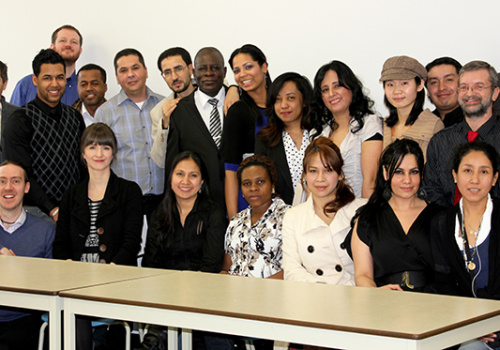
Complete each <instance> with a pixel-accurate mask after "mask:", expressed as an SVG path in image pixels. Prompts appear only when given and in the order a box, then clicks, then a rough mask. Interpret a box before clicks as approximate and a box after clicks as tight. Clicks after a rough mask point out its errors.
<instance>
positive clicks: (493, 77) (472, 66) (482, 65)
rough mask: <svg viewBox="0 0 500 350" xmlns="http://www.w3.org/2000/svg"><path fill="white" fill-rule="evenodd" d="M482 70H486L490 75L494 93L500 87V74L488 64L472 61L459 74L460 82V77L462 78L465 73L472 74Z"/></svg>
mask: <svg viewBox="0 0 500 350" xmlns="http://www.w3.org/2000/svg"><path fill="white" fill-rule="evenodd" d="M480 69H486V70H487V71H488V73H489V74H490V83H491V90H492V91H493V89H494V88H496V87H498V74H497V71H496V69H495V68H494V67H493V66H492V65H491V64H489V63H488V62H484V61H471V62H469V63H467V64H466V65H465V66H463V67H462V69H460V72H459V73H458V77H459V78H458V80H459V82H460V76H462V74H464V73H465V72H472V71H476V70H480Z"/></svg>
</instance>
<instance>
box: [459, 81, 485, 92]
mask: <svg viewBox="0 0 500 350" xmlns="http://www.w3.org/2000/svg"><path fill="white" fill-rule="evenodd" d="M490 87H491V85H489V86H486V85H484V84H481V83H478V84H474V85H472V86H469V85H465V84H463V85H460V86H459V87H458V91H459V92H461V93H463V94H466V93H467V92H468V91H469V89H470V90H471V91H472V92H474V91H475V92H483V91H484V90H486V89H489V88H490Z"/></svg>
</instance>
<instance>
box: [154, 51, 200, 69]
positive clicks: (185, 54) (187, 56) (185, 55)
mask: <svg viewBox="0 0 500 350" xmlns="http://www.w3.org/2000/svg"><path fill="white" fill-rule="evenodd" d="M172 56H181V58H182V60H183V61H184V63H185V64H187V65H188V66H189V65H190V64H193V61H192V60H191V55H190V54H189V52H187V51H186V49H184V48H182V47H172V48H170V49H167V50H165V51H163V52H162V53H161V54H160V57H158V69H159V70H160V72H161V62H162V61H163V60H164V59H165V58H168V57H172ZM162 73H163V72H162Z"/></svg>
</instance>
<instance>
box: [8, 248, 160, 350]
mask: <svg viewBox="0 0 500 350" xmlns="http://www.w3.org/2000/svg"><path fill="white" fill-rule="evenodd" d="M165 273H170V271H168V270H160V269H146V268H137V267H130V266H117V265H103V264H89V263H82V262H73V261H61V260H51V259H37V258H26V257H18V256H14V257H11V256H3V255H2V256H0V305H3V306H13V307H20V308H26V309H32V310H42V311H48V312H49V342H50V343H49V344H50V349H53V350H59V349H61V321H62V320H61V310H62V309H63V302H62V300H61V298H60V297H59V293H60V292H61V291H63V290H70V289H73V288H81V287H86V286H95V285H101V284H105V283H110V282H117V281H125V280H130V279H140V278H144V277H149V276H155V275H160V274H165Z"/></svg>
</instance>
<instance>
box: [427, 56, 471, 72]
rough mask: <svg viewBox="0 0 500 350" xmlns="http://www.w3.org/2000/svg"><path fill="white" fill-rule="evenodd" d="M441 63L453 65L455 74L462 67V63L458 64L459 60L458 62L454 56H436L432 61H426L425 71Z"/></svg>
mask: <svg viewBox="0 0 500 350" xmlns="http://www.w3.org/2000/svg"><path fill="white" fill-rule="evenodd" d="M442 65H449V66H453V67H455V69H456V70H457V74H458V72H460V69H462V65H461V64H460V62H458V61H457V60H456V59H454V58H451V57H447V56H444V57H439V58H436V59H435V60H434V61H432V62H430V63H427V65H426V66H425V69H426V70H427V73H429V71H430V70H431V69H432V68H434V67H436V66H442Z"/></svg>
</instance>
